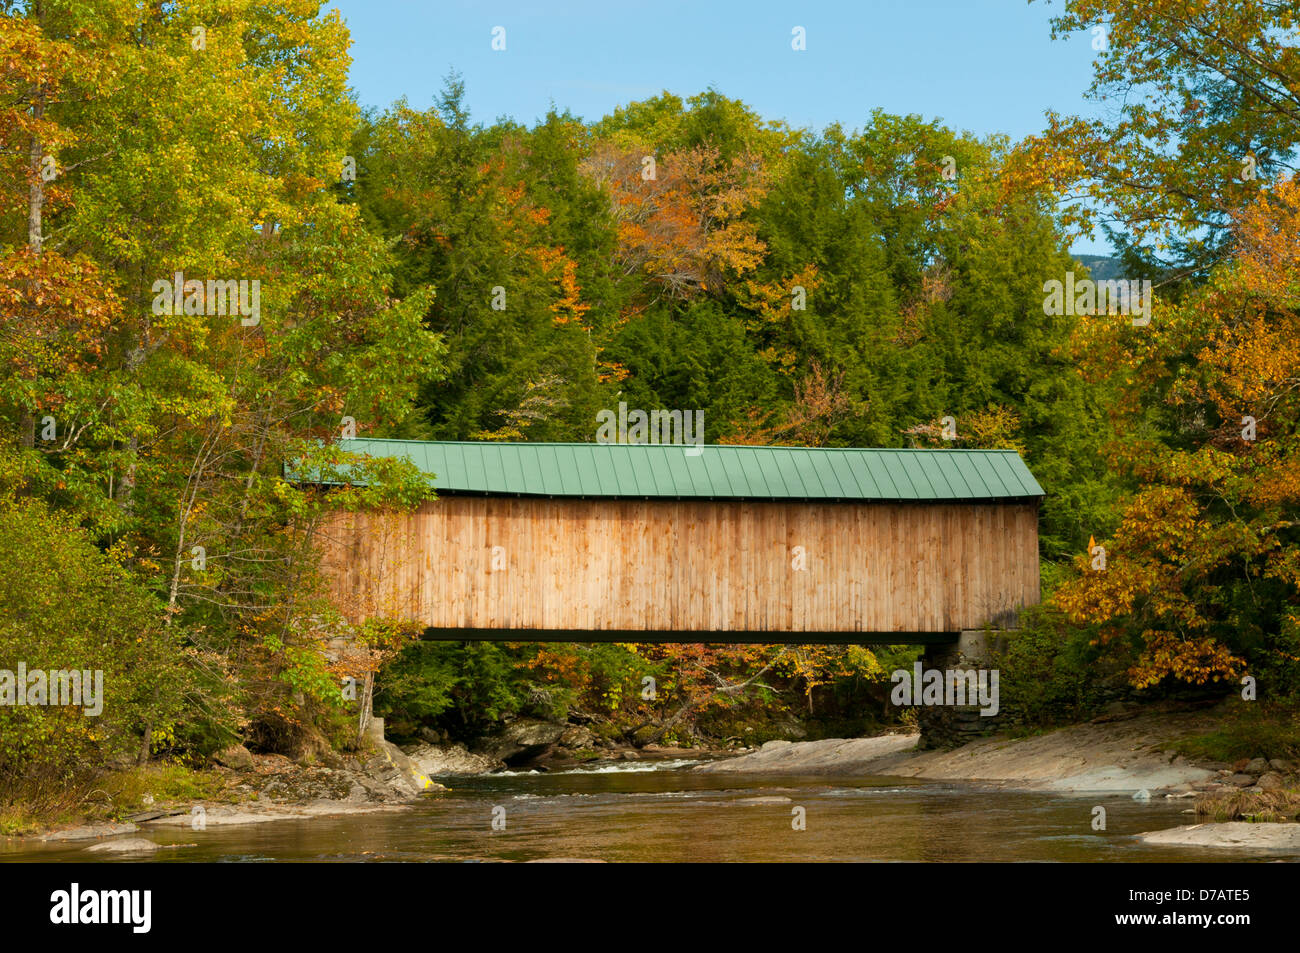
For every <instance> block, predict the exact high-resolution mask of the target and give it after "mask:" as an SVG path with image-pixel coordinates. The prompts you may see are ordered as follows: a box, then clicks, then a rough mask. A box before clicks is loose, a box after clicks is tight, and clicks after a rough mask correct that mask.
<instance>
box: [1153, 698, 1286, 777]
mask: <svg viewBox="0 0 1300 953" xmlns="http://www.w3.org/2000/svg"><path fill="white" fill-rule="evenodd" d="M1171 747H1172V748H1173V749H1174V750H1176V751H1178V752H1179V753H1180V754H1183V755H1186V756H1187V757H1189V758H1204V759H1208V760H1211V761H1223V762H1227V763H1229V764H1231V763H1234V762H1236V761H1239V760H1241V759H1242V758H1282V759H1285V760H1292V759H1297V758H1300V713H1297V711H1296V709H1295V707H1294V706H1292V705H1274V704H1266V703H1261V702H1246V701H1232V702H1230V703H1229V707H1228V712H1227V714H1226V716H1225V717H1224V719H1223V723H1222V724H1221V725H1220V726H1219V727H1218V728H1215V729H1214V730H1213V731H1209V732H1206V733H1205V734H1201V735H1194V736H1192V737H1190V738H1183V739H1181V740H1179V741H1177V742H1175V743H1174V744H1173V745H1172V746H1171Z"/></svg>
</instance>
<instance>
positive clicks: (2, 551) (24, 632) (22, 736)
mask: <svg viewBox="0 0 1300 953" xmlns="http://www.w3.org/2000/svg"><path fill="white" fill-rule="evenodd" d="M0 565H3V566H4V567H5V571H4V572H3V573H0V605H3V606H4V612H3V613H2V614H0V669H4V670H7V672H10V673H14V672H16V671H17V669H18V666H19V664H23V665H24V666H25V667H26V669H27V671H28V672H29V673H30V672H34V671H37V670H40V671H51V670H53V671H59V670H69V671H71V670H76V671H83V672H84V671H89V672H96V671H98V672H102V679H103V682H102V685H103V697H102V699H99V700H98V701H99V702H100V703H101V704H102V711H101V712H100V713H98V714H95V715H91V714H87V713H86V712H85V706H84V705H83V706H66V705H63V706H55V705H46V706H42V707H30V706H29V707H17V706H15V705H12V704H5V705H2V706H0V800H3V799H7V798H10V797H13V796H14V795H15V794H16V793H17V792H19V791H22V792H24V793H25V795H26V796H28V797H29V798H31V799H33V800H39V799H40V798H41V797H42V796H51V795H53V793H54V792H55V791H57V790H58V789H59V788H60V787H61V786H62V785H65V784H67V783H69V782H71V781H74V780H76V779H77V778H78V777H80V776H83V775H84V773H85V772H87V771H88V770H92V769H93V767H94V766H95V765H100V764H105V763H108V762H111V761H113V760H115V759H119V758H123V757H127V758H131V759H134V758H135V756H136V754H137V752H138V751H139V750H140V747H141V744H142V738H143V734H144V731H145V729H146V728H147V727H152V728H153V729H154V730H157V731H164V732H165V731H167V730H168V729H170V728H172V727H174V726H176V724H177V723H178V722H179V721H180V720H181V719H182V718H183V713H184V711H185V696H186V693H187V691H188V686H189V685H190V682H191V679H190V675H189V672H188V670H187V666H186V664H185V662H184V656H183V655H182V654H181V651H180V632H179V631H178V630H177V629H176V628H174V627H168V626H166V625H164V624H163V622H162V620H163V613H162V611H161V610H162V606H161V605H160V603H159V602H158V600H157V598H156V597H155V596H153V595H152V594H150V593H149V592H148V591H147V590H146V589H145V588H144V587H142V586H141V585H140V584H139V583H138V582H137V581H136V580H135V579H133V578H132V577H131V575H130V574H129V573H128V572H127V571H126V570H125V569H123V567H122V566H121V565H120V564H118V563H117V562H116V561H115V560H114V559H112V558H111V557H110V556H108V555H105V554H104V553H101V552H100V551H99V550H98V549H96V548H95V546H94V545H93V543H92V542H91V540H90V539H89V538H88V536H87V535H86V534H85V533H84V532H83V531H81V530H79V529H78V528H77V527H76V526H74V525H72V524H71V522H70V521H69V520H68V519H67V518H66V517H64V516H60V515H57V514H55V513H52V512H50V510H49V509H48V508H47V507H46V506H45V505H44V504H42V503H40V502H39V501H35V500H18V501H15V500H2V501H0ZM85 700H86V699H85V696H84V695H83V701H85ZM94 707H99V705H95V706H94Z"/></svg>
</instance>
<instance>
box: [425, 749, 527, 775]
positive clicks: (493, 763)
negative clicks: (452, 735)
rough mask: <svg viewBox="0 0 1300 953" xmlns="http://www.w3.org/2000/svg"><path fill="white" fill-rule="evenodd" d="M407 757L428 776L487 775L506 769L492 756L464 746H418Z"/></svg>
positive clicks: (503, 763)
mask: <svg viewBox="0 0 1300 953" xmlns="http://www.w3.org/2000/svg"><path fill="white" fill-rule="evenodd" d="M406 753H407V755H408V756H409V757H410V758H411V760H412V761H414V762H415V764H416V766H417V767H419V769H420V770H421V771H423V772H424V773H425V774H428V775H448V774H456V775H467V774H487V773H489V772H491V771H498V770H500V769H501V768H504V767H505V766H506V765H505V762H504V761H501V760H499V759H497V758H494V757H492V756H491V755H486V754H475V753H474V752H472V751H470V750H469V749H468V748H466V747H465V746H464V745H463V744H455V745H417V746H416V747H414V748H409V749H407V752H406Z"/></svg>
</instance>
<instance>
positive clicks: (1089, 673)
mask: <svg viewBox="0 0 1300 953" xmlns="http://www.w3.org/2000/svg"><path fill="white" fill-rule="evenodd" d="M1094 638H1095V633H1093V632H1090V631H1088V630H1077V629H1072V628H1070V627H1069V626H1066V625H1063V624H1062V622H1061V620H1060V618H1059V616H1057V615H1056V614H1054V613H1051V612H1049V611H1046V610H1039V609H1036V610H1031V611H1028V612H1026V613H1025V614H1024V615H1023V616H1022V617H1021V628H1020V629H1018V630H1017V631H1016V632H1014V633H1011V634H1010V635H1009V636H1008V640H1007V641H1008V645H1007V649H1006V651H1005V652H1004V653H1003V654H1002V655H1000V656H999V657H998V661H997V668H998V672H999V676H998V678H999V692H1000V706H1001V718H1002V720H1003V722H1004V723H1005V724H1007V725H1010V726H1014V727H1018V728H1030V727H1033V728H1039V727H1048V726H1053V725H1061V724H1068V723H1070V722H1073V721H1080V720H1084V719H1087V718H1090V717H1092V716H1093V715H1095V714H1096V713H1097V711H1098V710H1099V709H1100V707H1101V705H1102V704H1104V702H1105V700H1106V689H1107V687H1108V676H1113V675H1114V673H1113V672H1109V671H1108V670H1106V669H1104V668H1103V666H1102V665H1101V663H1100V659H1101V653H1100V651H1099V650H1098V648H1097V647H1096V646H1095V645H1092V644H1091V643H1092V641H1093V639H1094Z"/></svg>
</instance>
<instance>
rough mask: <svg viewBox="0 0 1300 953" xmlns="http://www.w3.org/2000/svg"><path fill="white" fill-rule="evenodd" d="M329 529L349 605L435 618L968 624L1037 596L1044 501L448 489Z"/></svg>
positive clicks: (810, 627) (788, 629) (556, 624)
mask: <svg viewBox="0 0 1300 953" xmlns="http://www.w3.org/2000/svg"><path fill="white" fill-rule="evenodd" d="M326 535H327V538H328V540H329V541H330V546H329V547H328V549H327V555H326V562H325V568H326V570H327V572H328V574H329V578H330V582H331V586H332V589H333V595H334V598H335V599H336V601H337V602H338V604H339V605H341V606H342V607H343V608H344V610H345V612H346V613H347V614H348V615H349V616H350V617H351V618H353V619H354V620H356V619H360V618H363V617H366V616H370V615H377V614H378V615H395V616H398V617H401V618H406V619H412V620H417V621H420V622H422V623H424V624H425V625H427V626H429V627H432V628H440V629H502V630H510V629H543V630H545V629H550V630H565V631H570V632H572V631H575V630H577V631H587V630H595V631H600V630H633V631H645V630H653V631H660V632H664V631H669V632H717V633H725V632H738V631H739V632H771V633H774V634H777V633H799V632H808V633H816V632H862V633H891V632H893V633H922V632H956V631H960V630H962V629H973V628H978V627H980V626H981V625H983V624H984V623H985V622H986V621H995V620H997V619H998V618H999V617H1000V616H1001V615H1002V614H1004V613H1006V612H1008V611H1011V610H1014V609H1015V608H1017V607H1019V606H1023V605H1029V604H1034V603H1037V602H1038V600H1039V579H1038V505H1037V502H1036V501H1025V502H1011V503H987V504H985V503H978V504H973V503H824V502H823V503H804V502H759V501H742V502H716V501H643V500H584V499H551V498H519V497H468V496H444V497H443V498H442V499H440V500H438V501H437V502H434V503H428V504H426V505H424V506H423V507H421V508H420V509H419V510H418V511H417V512H415V513H411V514H400V515H396V516H394V515H384V516H376V515H369V514H356V513H349V514H343V515H340V516H339V517H337V518H336V520H335V521H334V522H333V523H332V524H331V525H330V526H329V527H328V528H327V530H326ZM796 546H802V547H803V549H804V552H805V554H806V561H807V569H806V571H796V570H795V569H793V568H792V562H793V559H794V547H796ZM493 547H501V548H500V549H499V550H497V551H496V558H497V560H498V562H499V563H503V564H504V567H505V568H504V569H497V570H495V571H494V569H493V558H494V552H493ZM538 635H539V636H540V633H539V634H538ZM724 641H725V639H724ZM773 641H779V639H774V640H773Z"/></svg>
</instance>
